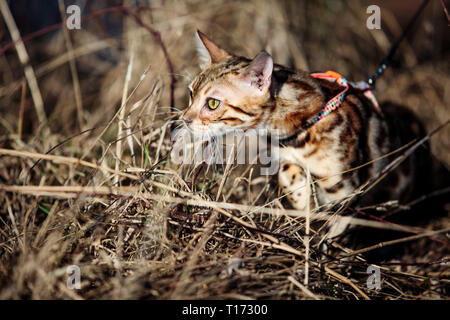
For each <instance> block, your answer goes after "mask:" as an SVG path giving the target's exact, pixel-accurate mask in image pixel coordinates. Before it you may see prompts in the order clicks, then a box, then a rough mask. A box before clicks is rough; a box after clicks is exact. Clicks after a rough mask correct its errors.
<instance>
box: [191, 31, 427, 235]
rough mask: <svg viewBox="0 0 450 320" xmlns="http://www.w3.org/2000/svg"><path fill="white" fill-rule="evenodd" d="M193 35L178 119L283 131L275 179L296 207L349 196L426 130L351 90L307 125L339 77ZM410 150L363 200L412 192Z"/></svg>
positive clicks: (406, 114) (200, 125) (213, 128)
mask: <svg viewBox="0 0 450 320" xmlns="http://www.w3.org/2000/svg"><path fill="white" fill-rule="evenodd" d="M197 36H198V37H197V40H199V41H198V51H199V53H200V57H201V61H202V65H201V67H202V71H201V72H200V74H199V75H198V76H197V77H196V78H195V79H194V81H193V82H192V83H191V84H190V86H189V90H190V98H191V99H190V104H189V107H188V108H187V109H186V110H185V111H184V113H183V120H184V123H185V124H186V125H187V126H188V127H189V128H190V129H192V130H194V131H202V132H208V133H210V134H214V133H216V134H220V133H223V132H224V131H226V130H229V129H243V130H246V129H250V128H264V129H268V130H278V132H281V133H280V134H279V139H280V144H281V146H282V148H280V161H281V164H280V169H279V173H278V183H279V187H280V188H281V190H282V192H283V193H285V194H286V196H287V198H288V200H289V202H290V203H291V205H292V206H293V207H294V208H296V209H299V210H304V209H305V208H306V206H307V204H310V205H313V206H314V202H316V204H319V205H322V204H325V203H328V202H330V201H334V200H338V199H341V198H343V197H346V196H348V195H350V194H351V193H353V192H354V191H355V189H356V188H357V187H358V186H360V185H361V184H362V183H364V182H366V181H367V180H368V179H370V178H371V177H374V176H375V175H377V173H379V172H380V170H381V169H382V168H383V167H384V166H385V165H386V164H387V163H388V162H389V158H386V157H385V158H382V156H384V155H386V154H388V153H389V152H391V151H394V150H396V149H397V148H399V147H401V146H403V145H405V144H407V143H409V142H411V141H412V140H413V139H415V138H418V137H422V136H423V134H424V132H423V128H422V126H421V124H420V122H419V121H418V120H417V119H416V117H415V116H414V115H413V114H412V113H411V112H410V111H408V110H407V109H406V108H403V107H401V106H398V105H394V104H392V103H386V104H383V105H381V110H382V113H380V112H377V111H376V110H375V108H374V106H373V105H372V102H371V100H369V99H368V98H367V97H366V96H365V95H364V94H362V93H361V92H360V91H358V90H352V89H350V90H349V91H348V93H347V94H346V96H345V98H344V100H343V102H342V104H341V105H340V107H339V108H337V109H336V110H334V111H333V112H331V113H329V114H328V115H327V116H326V117H324V118H323V119H321V120H320V121H317V122H316V123H314V124H312V123H311V120H312V119H314V118H315V117H316V116H317V115H318V114H319V113H320V112H321V111H322V109H323V108H324V106H325V104H326V103H327V101H329V100H330V99H331V98H333V97H334V96H336V95H337V94H338V93H339V92H340V91H341V90H342V88H341V86H340V85H339V84H337V83H334V82H330V81H327V80H322V79H316V78H313V77H311V76H310V74H309V73H307V72H305V71H301V70H292V69H289V68H287V67H284V66H281V65H278V64H274V63H273V60H272V57H271V56H270V55H269V54H268V53H266V52H261V53H259V54H258V55H257V56H256V57H255V58H254V59H247V58H244V57H240V56H236V55H233V54H230V53H228V52H227V51H225V50H224V49H223V48H221V47H220V46H218V45H217V44H215V43H214V42H213V41H212V40H210V39H209V38H208V37H207V36H205V35H204V34H203V33H201V32H198V33H197ZM416 156H417V155H413V156H412V157H410V158H409V159H407V160H406V161H405V162H404V163H403V164H402V166H400V168H398V169H397V170H396V171H394V172H392V173H390V175H389V176H388V179H385V181H384V183H382V184H379V185H378V186H377V188H375V189H374V190H373V191H371V192H370V193H369V194H366V195H365V196H364V197H363V200H362V201H364V202H367V203H373V202H375V201H376V202H382V201H387V200H394V199H398V200H400V201H404V200H406V199H407V198H408V197H409V196H411V194H412V191H413V187H414V186H415V185H416V184H417V183H418V181H417V179H418V175H417V174H416V173H417V172H418V168H417V166H418V163H417V161H416ZM380 157H381V159H380V160H377V161H373V162H370V161H371V160H374V159H377V158H380ZM390 159H392V158H390ZM364 164H366V165H365V166H362V167H360V168H359V169H357V170H352V169H353V168H356V167H359V166H361V165H364ZM306 169H308V170H309V172H310V173H311V177H312V178H313V181H315V186H316V187H315V190H316V199H315V200H316V201H312V195H311V194H310V193H308V192H307V190H308V188H305V184H306V175H305V170H306ZM339 229H341V228H339ZM336 232H337V233H339V232H338V231H336Z"/></svg>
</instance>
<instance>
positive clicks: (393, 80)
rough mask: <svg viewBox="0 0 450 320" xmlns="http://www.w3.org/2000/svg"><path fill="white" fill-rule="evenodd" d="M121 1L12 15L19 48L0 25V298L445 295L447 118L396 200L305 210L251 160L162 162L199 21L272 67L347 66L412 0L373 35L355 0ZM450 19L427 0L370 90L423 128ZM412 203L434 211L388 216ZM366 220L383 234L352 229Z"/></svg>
mask: <svg viewBox="0 0 450 320" xmlns="http://www.w3.org/2000/svg"><path fill="white" fill-rule="evenodd" d="M18 2H20V1H18ZM372 2H373V1H372ZM372 2H371V4H372ZM375 2H376V1H375ZM0 4H3V5H4V4H6V1H3V0H0ZM58 4H59V6H61V5H62V4H63V2H62V1H59V2H58ZM132 5H133V6H132ZM134 5H135V2H132V1H130V3H127V1H124V3H116V4H115V6H114V5H112V3H111V2H107V1H105V2H103V1H98V2H96V3H95V5H94V4H92V3H91V4H89V5H88V6H86V8H85V10H84V11H83V15H84V16H85V18H84V19H83V20H82V28H81V30H76V31H75V30H72V31H69V32H63V30H62V29H61V25H59V26H58V25H57V24H58V23H56V25H54V26H53V27H52V25H51V23H45V24H44V25H42V26H41V27H40V28H39V29H44V31H46V32H44V31H43V32H39V33H38V34H36V35H35V36H34V37H33V34H32V32H35V31H37V30H31V31H30V30H28V32H26V33H25V31H23V30H22V29H21V24H20V23H21V21H20V20H18V19H16V20H17V21H14V22H15V23H16V24H17V29H16V31H18V32H20V33H21V36H22V37H24V38H27V35H28V38H29V39H27V41H25V42H24V46H21V47H19V46H16V47H14V44H13V45H11V41H12V39H14V36H11V35H10V34H11V32H12V33H13V34H14V26H13V25H11V24H8V23H7V21H6V20H7V19H5V23H1V25H0V41H1V42H0V52H1V55H0V70H1V72H0V133H1V136H0V298H1V299H138V298H145V299H225V298H232V299H448V298H449V287H450V286H449V284H450V273H449V269H448V264H449V250H448V248H449V245H448V241H449V239H448V235H449V228H450V224H449V219H448V212H449V209H450V207H449V203H448V201H446V199H448V192H449V184H448V182H449V180H448V175H447V176H445V174H447V171H448V169H449V165H450V157H449V153H448V150H449V148H450V139H449V136H450V135H449V133H450V126H446V127H442V128H441V129H440V130H439V131H437V132H436V133H435V134H434V135H433V136H432V137H430V140H431V146H432V151H433V155H434V157H435V160H436V162H439V163H440V164H441V166H442V169H441V170H442V172H444V175H441V174H439V178H440V179H436V184H435V185H434V186H433V189H432V190H429V193H426V194H424V195H423V197H422V198H419V199H413V201H412V202H411V203H409V204H406V205H405V204H403V205H399V204H397V203H395V202H392V203H388V204H379V205H377V206H374V207H373V208H353V207H352V206H350V208H349V207H348V203H347V202H346V201H345V200H343V201H342V202H340V203H337V204H335V206H334V207H332V208H320V209H319V210H316V211H314V212H310V213H301V212H297V211H295V210H290V209H289V208H288V207H286V206H285V204H284V202H283V199H282V198H281V197H280V196H279V194H278V190H277V189H276V187H275V185H274V184H272V182H271V181H270V179H269V178H268V177H261V176H258V174H257V172H258V171H257V170H256V169H255V168H254V167H251V166H245V167H235V166H232V165H224V166H214V167H213V166H206V165H202V164H200V165H198V166H183V167H180V166H177V165H175V164H173V163H172V162H171V161H170V150H171V147H172V142H171V141H170V133H171V124H172V122H171V120H175V119H177V116H178V114H179V110H182V109H183V108H184V106H185V105H186V103H187V90H186V87H187V84H188V83H189V81H190V79H191V77H192V76H193V75H194V74H195V73H196V72H197V71H198V68H197V60H196V56H195V46H194V44H193V35H194V32H195V30H196V29H200V30H203V31H205V32H207V33H208V34H210V35H211V36H213V37H214V38H215V39H217V41H218V42H219V43H223V44H224V45H226V46H227V48H229V49H230V50H234V51H235V52H236V53H238V54H242V55H246V56H254V55H256V54H257V53H258V52H259V51H260V50H261V49H265V50H267V51H268V52H270V53H271V54H272V55H273V56H274V59H275V61H277V62H278V63H281V64H286V65H290V66H293V67H297V68H302V69H306V70H310V71H318V70H336V71H338V72H340V73H342V74H344V75H346V77H347V78H348V79H354V80H360V79H366V78H367V77H368V76H369V75H370V74H371V73H372V72H373V71H374V70H375V68H376V66H377V64H378V62H379V60H380V59H381V58H382V57H383V54H384V53H386V52H387V50H388V49H389V45H390V43H391V42H392V41H393V39H394V38H395V36H397V35H399V34H400V32H401V30H402V27H403V26H404V25H405V21H404V20H405V19H407V18H408V17H409V16H410V15H411V14H412V11H414V6H412V4H411V7H412V8H411V10H410V9H409V8H408V9H407V10H403V9H404V8H402V10H401V14H400V13H399V12H398V8H396V7H395V6H391V7H389V6H388V4H386V3H384V2H380V3H379V5H380V6H381V7H382V8H383V9H382V10H383V11H382V19H383V20H382V23H383V28H382V29H381V30H375V31H369V30H367V29H366V28H365V20H366V17H367V14H366V13H365V8H366V6H367V4H366V3H365V2H356V1H352V2H350V3H348V4H343V3H340V2H329V1H314V2H298V1H291V2H290V1H281V2H279V1H256V0H254V1H246V2H241V1H222V0H214V1H208V2H203V1H187V2H184V1H183V2H181V1H152V3H151V6H150V5H148V3H147V2H146V1H140V6H139V7H136V6H134ZM105 8H109V9H105ZM59 9H60V8H58V5H57V6H56V10H57V12H59ZM3 13H4V11H2V14H3ZM16 13H17V12H16ZM28 14H33V13H28ZM16 16H19V15H16ZM2 17H4V15H3V16H2ZM338 17H339V18H338ZM337 21H339V23H338V22H337ZM22 23H23V22H22ZM49 25H50V26H51V27H47V30H46V29H45V27H46V26H49ZM446 28H447V26H446V20H445V18H444V15H443V12H442V7H440V4H439V3H438V2H435V3H432V4H430V5H429V7H428V8H427V10H426V11H425V12H424V14H423V17H422V19H421V20H419V23H418V25H417V27H416V28H415V29H414V32H413V34H412V36H411V38H410V39H407V41H406V42H405V43H404V44H403V45H402V46H401V47H400V50H399V53H398V55H397V58H396V60H395V63H394V64H393V66H392V68H390V69H388V70H387V72H386V74H385V75H384V76H383V77H382V78H381V79H380V80H379V81H378V83H377V86H378V87H377V90H376V94H377V97H378V98H379V100H380V101H385V100H392V101H394V102H397V103H401V104H404V105H407V106H409V107H411V108H412V109H413V110H414V111H415V112H416V113H417V114H418V115H419V116H420V118H421V119H422V120H423V122H424V124H425V126H426V128H427V130H428V132H431V131H432V130H433V129H435V128H437V127H439V125H442V124H444V123H445V121H447V119H448V116H449V115H448V105H449V102H450V90H449V89H450V83H449V77H448V70H449V61H450V59H448V58H449V47H448V43H449V42H448V41H445V40H446V39H447V40H448V36H449V33H448V28H447V29H446ZM50 30H56V31H53V32H52V33H50V34H48V32H49V31H50ZM117 30H119V31H117ZM29 35H32V36H29ZM8 46H9V49H8ZM5 48H6V49H5ZM15 50H18V51H22V54H24V51H25V52H26V54H27V55H28V56H29V57H30V61H31V63H30V64H28V63H27V62H26V61H23V60H21V59H19V58H18V55H17V53H16V51H15ZM74 62H76V63H74ZM27 70H28V71H27ZM33 78H35V79H36V83H37V84H38V85H37V86H34V85H32V83H34V82H33V81H34V80H32V79H33ZM39 96H40V97H41V99H42V101H43V105H41V104H40V102H39ZM410 147H411V146H407V147H406V148H405V149H403V150H401V151H400V152H399V153H398V154H397V155H398V156H400V155H401V154H404V152H405V150H410V149H408V148H410ZM416 147H423V146H422V145H416ZM440 172H441V171H440ZM362 196H363V195H362ZM446 197H447V198H446ZM414 209H416V211H417V210H419V211H420V212H419V214H421V215H422V217H423V216H425V215H427V216H428V215H430V214H431V213H434V212H439V213H440V215H436V217H434V218H433V219H421V220H420V223H414V224H411V223H408V220H406V221H405V220H403V221H402V222H398V221H396V223H394V222H392V221H394V220H391V218H395V217H396V215H398V214H399V213H405V212H409V211H412V210H414ZM349 212H350V213H353V214H354V218H352V223H353V224H354V225H355V229H353V231H350V232H349V233H350V235H349V236H344V237H341V238H339V239H336V240H335V241H329V243H328V252H326V251H325V250H324V247H323V246H322V245H321V242H322V240H323V238H324V235H325V233H326V228H325V225H326V224H327V223H336V222H338V221H339V220H342V219H350V218H349V216H348V214H347V213H349ZM380 212H381V215H380ZM361 228H363V229H361ZM358 230H360V231H361V230H362V231H361V232H359V233H358ZM364 230H366V231H367V230H369V232H367V234H369V235H370V234H371V233H370V232H373V233H376V234H380V233H383V234H384V233H386V232H389V233H390V235H391V237H385V238H380V239H378V238H373V239H369V241H366V240H367V237H368V236H367V235H365V232H366V231H364ZM352 235H353V238H352ZM355 237H356V243H358V245H355ZM369 237H370V236H369ZM375 239H376V240H375ZM363 240H364V241H363ZM370 240H372V241H370ZM391 248H395V250H392V251H391ZM375 251H376V252H378V254H377V256H376V257H377V259H375V258H374V257H373V256H371V255H370V254H371V253H373V252H375ZM374 259H375V260H374ZM70 265H77V266H79V267H80V270H81V289H79V290H72V289H69V288H68V286H67V285H66V281H67V278H68V273H67V267H68V266H70ZM369 265H375V266H378V267H379V268H380V272H381V289H379V290H372V289H369V288H368V287H367V282H366V281H367V279H368V277H369V274H368V273H367V268H368V266H369Z"/></svg>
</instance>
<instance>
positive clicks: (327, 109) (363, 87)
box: [305, 71, 383, 129]
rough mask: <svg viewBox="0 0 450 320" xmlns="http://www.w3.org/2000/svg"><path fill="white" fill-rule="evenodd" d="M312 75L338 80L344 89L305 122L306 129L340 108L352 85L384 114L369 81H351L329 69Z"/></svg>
mask: <svg viewBox="0 0 450 320" xmlns="http://www.w3.org/2000/svg"><path fill="white" fill-rule="evenodd" d="M310 76H311V77H313V78H316V79H324V80H327V81H330V82H336V83H337V84H339V85H340V86H341V87H343V89H342V91H341V92H339V93H338V94H337V95H336V96H334V97H333V98H331V99H330V100H329V101H328V102H327V103H326V105H325V106H324V107H323V108H322V110H321V111H320V113H319V114H318V115H317V116H315V117H314V118H313V119H311V120H309V121H308V122H307V123H306V124H305V129H306V128H309V127H311V126H312V125H313V124H315V123H317V122H318V121H319V120H322V119H323V118H325V117H326V116H327V115H329V114H330V113H331V112H333V111H334V110H336V109H337V108H339V107H340V106H341V105H342V102H343V101H344V98H345V94H346V93H347V91H348V89H349V88H350V87H351V88H353V89H356V90H359V91H361V92H363V94H364V95H365V96H366V97H367V99H369V100H370V102H371V103H372V107H373V109H374V110H375V112H377V113H378V114H379V115H380V116H383V113H382V112H381V109H380V106H379V105H378V102H377V99H376V98H375V95H374V94H373V92H372V90H371V88H370V86H369V84H368V83H367V82H365V81H358V82H349V81H348V80H347V79H345V78H344V77H343V76H342V75H340V74H339V73H337V72H334V71H327V72H325V73H311V74H310Z"/></svg>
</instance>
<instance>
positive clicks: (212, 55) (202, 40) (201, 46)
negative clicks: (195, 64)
mask: <svg viewBox="0 0 450 320" xmlns="http://www.w3.org/2000/svg"><path fill="white" fill-rule="evenodd" d="M195 40H196V41H195V42H196V47H197V52H198V58H199V61H200V67H201V68H202V69H204V68H205V67H207V66H208V65H209V64H210V63H216V62H221V61H225V60H228V59H229V58H231V54H229V53H228V52H226V51H225V50H224V49H222V48H221V47H219V46H218V45H217V44H215V43H214V42H213V41H212V40H211V39H209V38H208V37H207V36H206V35H205V34H204V33H202V32H201V31H198V30H197V33H196V37H195Z"/></svg>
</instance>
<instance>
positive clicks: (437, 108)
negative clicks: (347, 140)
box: [0, 0, 450, 168]
mask: <svg viewBox="0 0 450 320" xmlns="http://www.w3.org/2000/svg"><path fill="white" fill-rule="evenodd" d="M2 1H3V0H2ZM6 2H7V3H8V4H9V7H10V9H11V12H12V15H13V17H14V20H15V23H16V24H17V28H18V31H19V32H20V35H21V36H22V37H24V38H25V40H26V41H25V43H24V44H25V48H26V51H27V53H28V55H29V59H30V60H29V65H30V66H32V68H33V70H34V73H35V74H36V77H37V82H38V88H39V90H40V93H41V96H42V100H43V104H44V111H45V115H46V117H47V119H48V126H49V128H50V130H51V132H52V133H58V134H61V135H62V136H69V135H72V134H75V133H77V132H80V131H81V130H83V129H87V128H92V127H95V126H98V125H100V124H104V122H105V119H110V118H111V117H112V115H113V114H114V112H116V111H117V109H118V108H119V106H120V101H121V96H122V90H123V85H124V80H125V73H126V69H127V66H128V63H129V59H130V55H131V53H133V54H134V63H133V68H132V73H131V82H130V88H134V87H135V86H136V85H137V83H138V82H139V79H140V77H141V75H142V73H143V72H144V71H145V70H146V69H147V68H149V72H148V75H147V77H146V78H145V80H144V82H143V83H142V84H140V85H139V88H138V90H137V91H136V93H135V94H134V95H133V97H132V99H131V100H133V101H136V100H139V99H141V98H142V97H144V96H145V95H146V94H147V93H148V92H150V91H151V90H152V88H153V87H154V85H155V81H156V80H157V83H158V85H157V86H158V88H159V89H160V100H159V106H160V107H161V108H160V109H158V112H157V115H156V119H160V120H161V121H164V120H165V119H167V118H168V112H169V109H168V108H165V107H168V106H170V104H171V98H170V96H171V94H170V91H171V90H170V87H171V84H172V85H174V98H173V99H174V101H173V102H172V104H174V106H175V107H176V108H178V109H184V108H185V106H186V103H187V99H188V98H187V90H186V87H187V84H188V83H189V81H190V79H192V77H193V76H194V75H195V74H196V73H197V72H198V71H199V68H198V66H197V59H196V54H195V46H194V42H193V37H194V33H195V30H197V29H199V30H202V31H203V32H205V33H206V34H208V35H209V36H210V37H212V38H213V39H215V40H216V41H217V43H219V44H221V45H222V46H223V47H225V48H226V49H229V50H230V51H232V52H234V53H236V54H239V55H245V56H249V57H253V56H255V55H256V54H257V53H258V52H259V51H261V50H266V51H268V52H269V53H271V54H272V55H273V56H274V59H275V61H276V62H278V63H280V64H284V65H287V66H290V67H295V68H301V69H305V70H308V71H326V70H335V71H337V72H339V73H341V74H343V75H344V76H346V77H347V79H351V80H355V81H356V80H366V79H367V78H368V77H369V76H370V75H371V74H372V73H373V72H374V71H375V69H376V67H377V65H378V63H379V62H380V61H381V59H382V58H383V57H384V56H385V54H386V53H387V52H388V50H389V48H390V46H391V44H392V43H393V42H394V41H395V40H396V39H397V37H399V35H400V34H401V32H402V30H403V29H404V28H405V26H406V24H407V23H408V21H409V19H410V18H411V17H412V15H413V14H414V12H415V10H416V8H418V7H419V5H420V4H421V2H422V1H421V0H410V1H407V2H406V1H401V0H396V1H375V0H371V1H346V2H341V1H326V0H321V1H268V0H267V1H264V0H253V1H230V0H212V1H195V0H191V1H169V0H147V1H145V0H140V1H138V0H136V1H130V0H129V1H126V0H124V1H112V0H110V1H103V0H100V1H89V0H78V1H75V0H73V1H67V0H66V1H61V3H58V0H43V1H37V0H14V1H6ZM430 2H431V3H430V4H429V5H428V6H427V8H426V9H425V11H424V12H423V13H422V14H421V16H420V17H419V20H418V21H417V23H416V24H415V25H414V27H413V28H412V30H411V32H410V33H409V35H408V37H407V39H406V41H404V42H403V43H402V45H401V46H400V48H399V50H398V52H397V53H396V55H395V57H394V61H393V63H392V65H391V66H390V67H389V68H388V70H387V71H386V73H385V74H384V75H383V77H382V78H381V79H380V80H379V81H378V83H377V89H376V95H377V97H378V99H379V100H380V101H385V100H392V101H394V102H397V103H400V104H404V105H407V106H408V107H410V108H411V109H413V110H414V111H415V112H416V113H417V114H418V115H419V117H420V118H421V119H422V120H423V121H424V123H425V125H426V128H427V130H428V131H430V130H432V129H433V128H435V127H437V126H438V125H439V124H440V123H442V122H444V121H445V120H446V119H447V118H448V114H449V112H448V110H449V102H450V82H449V71H450V67H449V64H450V62H449V61H450V59H449V58H450V32H449V26H448V21H447V20H446V17H445V13H444V10H443V4H444V5H445V1H443V2H441V1H438V0H433V1H430ZM61 4H63V6H64V7H67V6H69V5H72V4H76V5H78V6H79V7H80V9H81V15H82V20H81V29H79V30H69V32H68V33H67V34H66V35H65V34H64V32H63V28H62V27H61V25H62V23H61V21H62V20H61V10H62V11H63V12H64V11H65V10H64V8H63V9H61V6H60V5H61ZM374 4H375V5H378V6H379V7H380V9H381V29H379V30H369V29H367V28H366V20H367V18H368V17H369V16H370V14H368V13H366V9H367V7H368V6H369V5H374ZM129 12H132V14H130V13H129ZM136 17H138V19H139V20H140V22H139V21H137V20H136ZM142 23H143V24H145V25H146V26H147V27H145V26H143V25H142ZM148 27H150V28H151V30H150V29H149V28H148ZM152 32H153V34H152ZM155 34H157V35H156V36H155ZM158 37H161V41H162V42H161V43H160V42H159V40H158ZM11 41H12V40H11V36H10V32H9V31H8V29H7V27H6V25H5V23H4V22H3V21H1V22H0V48H1V49H0V50H1V54H0V70H1V72H0V118H1V128H0V130H3V132H5V131H7V132H18V130H19V128H18V126H19V123H18V119H21V120H22V121H23V123H22V124H20V125H21V128H20V129H21V130H20V131H21V132H20V133H21V137H23V139H25V140H26V139H29V138H31V137H34V136H35V133H36V130H37V128H39V127H40V123H39V121H38V120H37V119H38V118H37V114H36V111H35V110H36V108H35V106H34V103H33V99H32V98H31V96H30V91H29V89H28V88H26V86H25V88H23V85H22V84H23V83H24V79H25V77H24V68H23V66H22V65H21V63H20V61H19V59H18V56H17V52H16V50H15V49H14V46H12V45H11ZM68 41H69V42H70V43H69V44H68ZM161 44H163V46H164V47H165V50H166V51H167V54H166V56H165V54H164V52H163V50H162V47H161ZM69 45H70V47H72V48H73V56H74V58H75V60H73V59H72V58H71V55H70V54H68V48H70V47H69ZM168 60H170V64H171V66H170V67H168ZM70 61H75V63H74V67H75V68H74V70H75V72H76V74H77V75H76V78H77V79H74V75H73V73H74V72H73V71H71V66H70ZM75 82H78V84H76V83H75ZM78 87H79V88H78ZM77 96H78V97H77ZM22 97H23V98H22ZM77 99H78V100H77ZM133 101H131V102H133ZM21 102H22V104H23V106H22V111H23V116H22V117H21V116H20V114H19V113H20V112H21V108H20V105H21ZM165 111H167V114H164V112H165ZM162 123H163V122H160V123H159V124H162ZM449 137H450V128H446V129H444V130H442V131H441V132H440V133H439V134H438V135H437V136H436V137H434V138H433V141H432V148H433V153H434V155H435V156H436V157H437V158H438V159H439V160H440V161H441V162H443V163H445V164H446V166H447V168H449V164H450V156H449V153H448V150H449V148H450V138H449ZM74 143H75V144H76V141H75V142H74Z"/></svg>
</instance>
